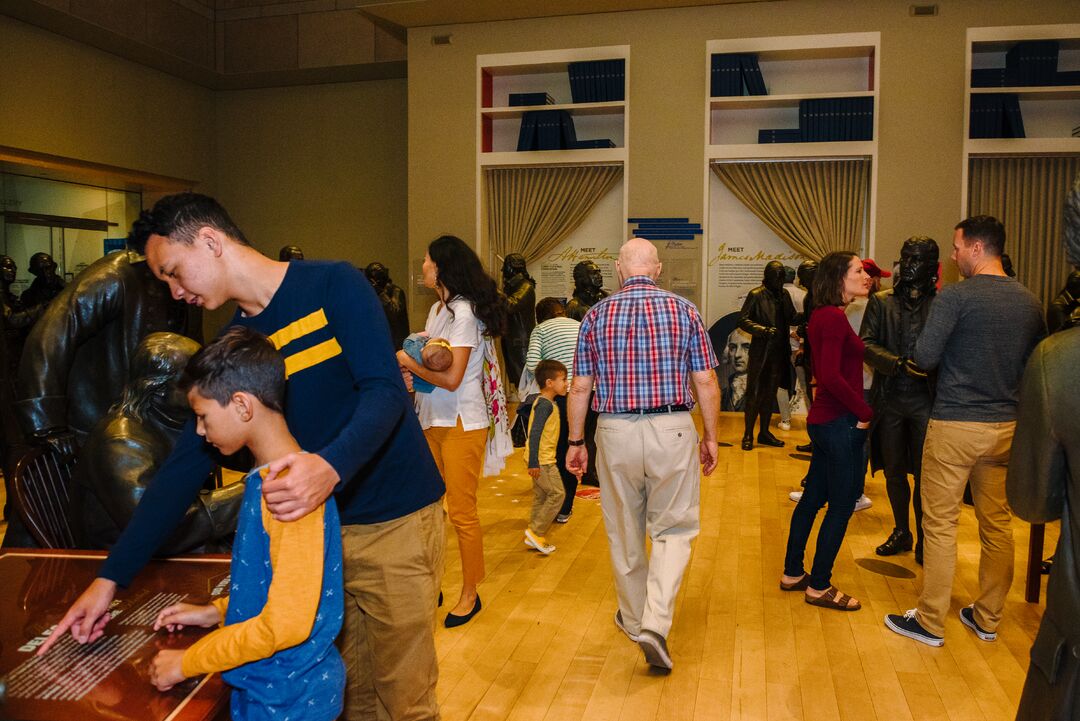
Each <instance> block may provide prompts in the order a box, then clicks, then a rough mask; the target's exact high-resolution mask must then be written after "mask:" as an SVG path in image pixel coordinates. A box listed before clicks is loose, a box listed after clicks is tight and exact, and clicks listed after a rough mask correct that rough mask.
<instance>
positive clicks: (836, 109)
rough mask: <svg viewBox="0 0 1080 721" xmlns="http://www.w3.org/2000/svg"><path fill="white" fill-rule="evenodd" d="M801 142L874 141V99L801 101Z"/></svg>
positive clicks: (817, 99)
mask: <svg viewBox="0 0 1080 721" xmlns="http://www.w3.org/2000/svg"><path fill="white" fill-rule="evenodd" d="M799 130H800V136H801V139H802V142H804V143H822V142H825V143H827V142H837V141H847V140H873V139H874V99H873V98H870V97H861V98H815V99H810V100H800V101H799Z"/></svg>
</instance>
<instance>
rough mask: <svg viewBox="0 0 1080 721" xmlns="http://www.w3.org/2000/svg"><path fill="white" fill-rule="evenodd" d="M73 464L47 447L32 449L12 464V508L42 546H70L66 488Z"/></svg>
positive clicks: (68, 504)
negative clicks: (13, 471)
mask: <svg viewBox="0 0 1080 721" xmlns="http://www.w3.org/2000/svg"><path fill="white" fill-rule="evenodd" d="M73 465H74V463H69V462H67V461H64V460H63V459H62V458H61V457H60V456H59V455H58V454H57V453H56V452H55V451H53V450H52V449H50V448H33V449H31V450H29V451H27V452H26V454H25V455H24V456H23V457H22V458H20V459H19V461H18V463H16V464H15V474H14V479H13V483H12V484H11V485H12V487H13V488H12V490H13V491H14V494H13V499H14V501H15V508H16V509H17V510H18V512H19V515H20V516H21V517H22V520H23V523H25V524H26V528H27V530H29V531H30V535H32V536H33V537H34V540H36V541H37V542H38V543H39V544H41V546H42V547H43V548H74V547H75V535H74V533H73V532H72V530H71V520H70V517H69V515H68V514H69V512H70V508H69V507H70V501H71V496H70V494H69V490H68V487H69V485H70V482H71V470H72V467H73Z"/></svg>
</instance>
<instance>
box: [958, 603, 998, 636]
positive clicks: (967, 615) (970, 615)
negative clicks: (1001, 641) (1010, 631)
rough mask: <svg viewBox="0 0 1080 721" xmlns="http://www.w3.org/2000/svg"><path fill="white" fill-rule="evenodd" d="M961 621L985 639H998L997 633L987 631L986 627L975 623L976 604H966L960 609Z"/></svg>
mask: <svg viewBox="0 0 1080 721" xmlns="http://www.w3.org/2000/svg"><path fill="white" fill-rule="evenodd" d="M960 621H961V622H962V623H963V624H964V625H965V626H967V627H968V628H970V629H971V630H972V631H974V632H975V635H976V636H978V637H979V638H981V639H982V640H983V641H996V640H997V633H995V632H994V631H987V630H986V629H985V628H983V627H982V626H980V625H979V624H977V623H975V606H974V605H971V606H966V607H964V608H961V609H960Z"/></svg>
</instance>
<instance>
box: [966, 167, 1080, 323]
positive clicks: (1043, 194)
mask: <svg viewBox="0 0 1080 721" xmlns="http://www.w3.org/2000/svg"><path fill="white" fill-rule="evenodd" d="M1077 173H1080V157H1077V156H1071V157H1070V156H1057V157H1028V158H972V159H971V167H970V173H969V186H968V212H969V214H970V215H992V216H994V217H995V218H997V219H998V220H1000V221H1001V222H1002V224H1003V225H1004V226H1005V252H1006V253H1008V254H1009V257H1010V258H1012V262H1013V267H1014V268H1015V269H1016V277H1017V279H1018V280H1019V281H1020V282H1021V283H1023V284H1024V285H1025V286H1027V288H1028V289H1029V290H1030V291H1031V292H1032V293H1034V294H1035V295H1036V297H1038V298H1039V300H1040V301H1042V303H1043V305H1047V304H1048V303H1049V302H1050V301H1051V300H1052V299H1053V298H1054V296H1056V295H1057V294H1058V293H1059V292H1060V291H1061V289H1062V288H1063V287H1064V285H1065V279H1066V277H1067V276H1068V274H1069V271H1070V267H1069V263H1068V261H1067V260H1066V259H1065V251H1064V250H1063V248H1062V241H1061V239H1062V216H1063V213H1064V207H1065V198H1066V196H1067V195H1068V193H1069V190H1070V189H1071V188H1072V184H1073V181H1074V180H1075V179H1076V176H1077Z"/></svg>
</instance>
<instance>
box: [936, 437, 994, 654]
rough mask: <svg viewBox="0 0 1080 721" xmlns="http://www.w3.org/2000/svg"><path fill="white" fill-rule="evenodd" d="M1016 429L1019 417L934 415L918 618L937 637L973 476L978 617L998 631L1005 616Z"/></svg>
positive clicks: (949, 593) (945, 612) (942, 628)
mask: <svg viewBox="0 0 1080 721" xmlns="http://www.w3.org/2000/svg"><path fill="white" fill-rule="evenodd" d="M1015 429H1016V422H1015V421H1010V422H1006V423H974V422H965V421H942V420H934V419H931V420H930V424H929V425H928V426H927V429H926V443H925V444H924V445H923V456H922V508H923V538H924V542H923V543H924V548H923V563H924V565H923V590H922V595H920V596H919V603H918V607H917V611H918V614H917V616H918V619H919V623H921V624H922V626H923V628H925V629H926V630H927V631H929V632H930V633H932V634H934V635H937V636H943V635H945V618H946V616H947V615H948V613H949V602H950V599H951V596H952V585H953V575H954V573H955V571H956V529H957V526H958V525H959V522H960V504H961V501H962V499H963V496H964V486H965V484H966V483H967V482H968V480H970V481H971V496H972V498H973V499H974V501H975V518H976V519H977V520H978V522H979V541H980V544H981V546H982V552H981V554H980V556H979V597H978V598H977V599H975V622H976V623H978V624H979V626H981V627H982V628H984V629H986V630H987V631H995V630H996V629H997V626H998V624H999V623H1000V622H1001V612H1002V610H1003V609H1004V607H1005V597H1006V595H1007V594H1008V593H1009V586H1010V585H1011V584H1012V577H1013V537H1012V526H1011V521H1012V512H1011V511H1010V510H1009V504H1008V501H1007V500H1006V498H1005V473H1006V471H1007V470H1008V466H1009V451H1010V450H1011V448H1012V438H1013V431H1014V430H1015Z"/></svg>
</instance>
